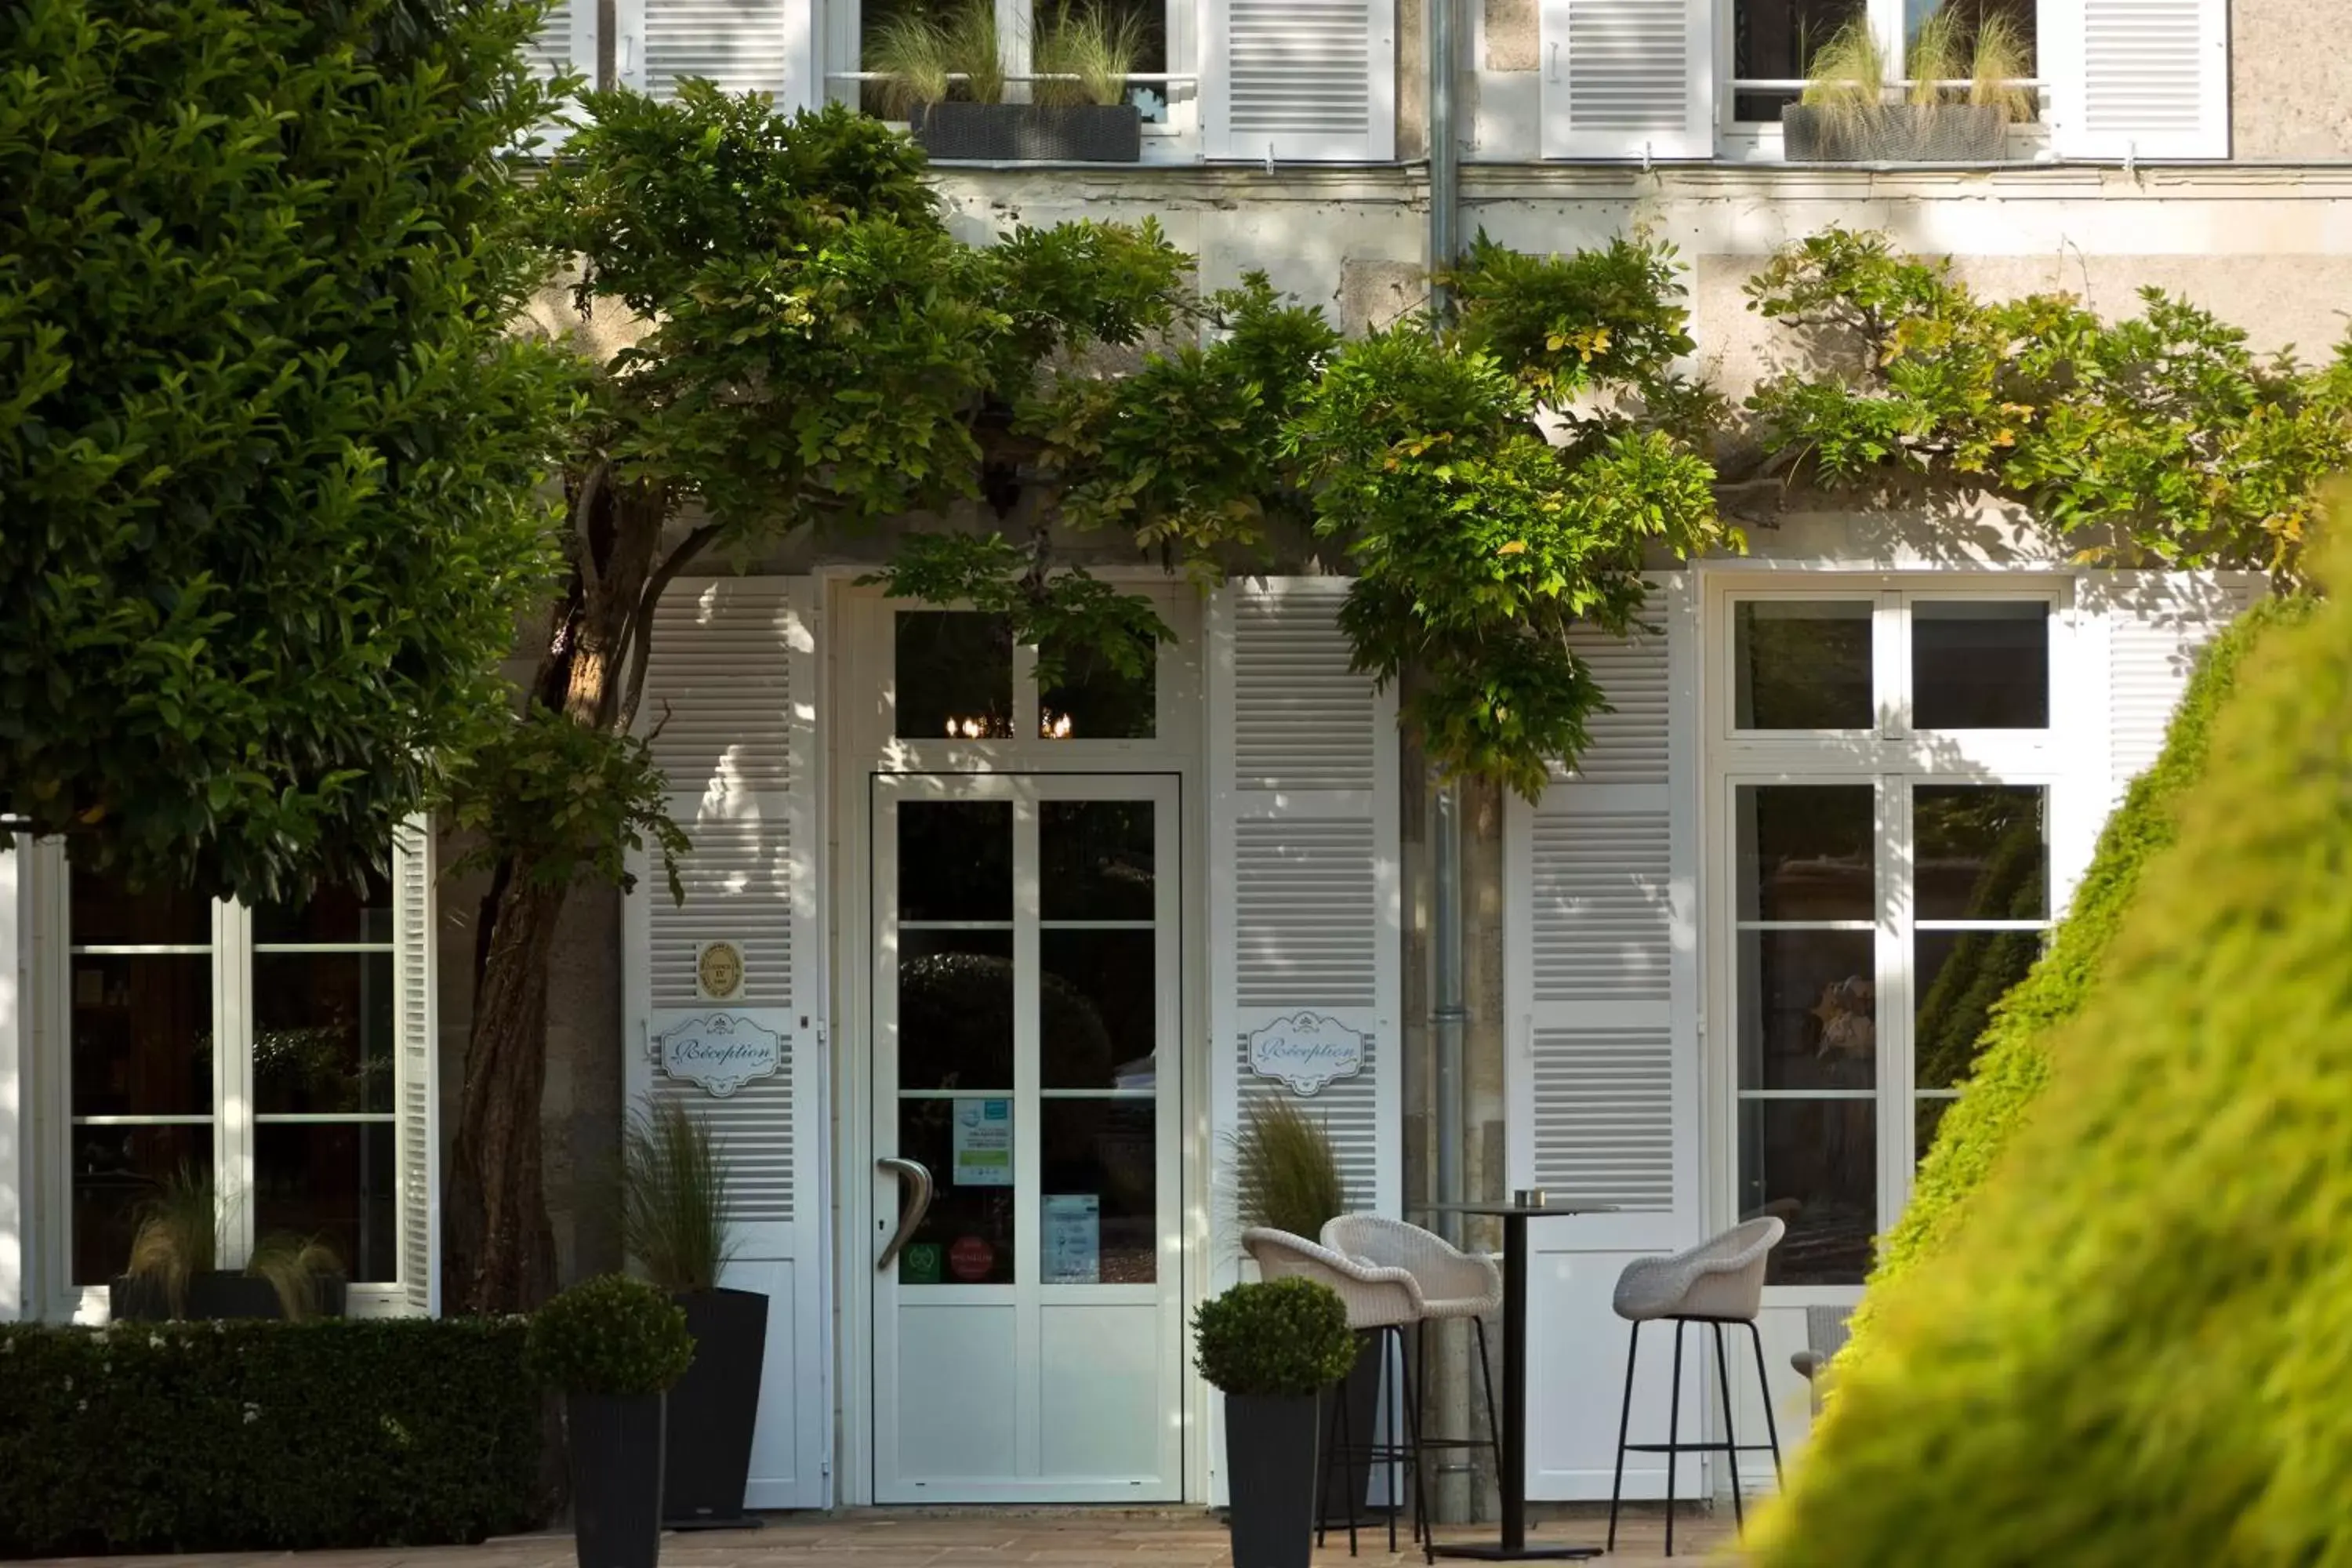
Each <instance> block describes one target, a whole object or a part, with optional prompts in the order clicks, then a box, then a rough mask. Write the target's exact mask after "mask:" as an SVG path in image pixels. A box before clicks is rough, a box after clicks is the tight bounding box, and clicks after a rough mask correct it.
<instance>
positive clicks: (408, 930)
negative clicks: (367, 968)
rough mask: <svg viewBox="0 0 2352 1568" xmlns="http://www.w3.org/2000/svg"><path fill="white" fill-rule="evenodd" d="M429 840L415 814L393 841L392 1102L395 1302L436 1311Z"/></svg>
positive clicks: (436, 1023) (437, 1122) (436, 1077)
mask: <svg viewBox="0 0 2352 1568" xmlns="http://www.w3.org/2000/svg"><path fill="white" fill-rule="evenodd" d="M433 868H434V844H433V831H432V826H431V825H430V824H429V823H428V822H426V821H425V819H424V818H422V817H419V818H417V819H416V820H415V821H413V822H409V823H406V824H404V825H403V826H402V827H401V828H400V830H399V831H398V832H397V833H395V834H394V835H393V840H392V929H393V951H392V970H393V978H392V988H393V997H394V1006H395V1007H396V1009H397V1017H396V1020H395V1023H394V1040H395V1044H396V1054H395V1056H394V1072H395V1074H396V1075H397V1080H398V1081H397V1082H396V1083H395V1084H394V1100H393V1106H394V1115H395V1117H396V1121H397V1125H396V1126H395V1127H394V1142H395V1145H396V1147H397V1150H398V1154H397V1158H398V1161H399V1171H400V1181H399V1187H398V1198H399V1205H400V1300H401V1303H402V1305H403V1306H404V1307H405V1308H406V1309H407V1310H409V1311H412V1312H417V1313H423V1314H425V1315H428V1316H429V1315H437V1314H438V1313H439V1312H440V1310H441V1106H440V1095H441V1087H440V1072H439V1070H438V1058H439V1055H440V1048H441V1042H440V1036H441V1026H440V1019H441V1011H440V1006H439V1002H438V998H437V995H436V984H437V978H436V976H437V965H436V963H435V960H434V949H435V931H434V923H433V915H434V907H435V900H434V897H433Z"/></svg>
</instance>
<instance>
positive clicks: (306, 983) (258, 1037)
mask: <svg viewBox="0 0 2352 1568" xmlns="http://www.w3.org/2000/svg"><path fill="white" fill-rule="evenodd" d="M392 1055H393V1053H392V954H390V953H389V952H258V953H256V954H254V958H253V1093H254V1101H255V1104H256V1105H257V1107H258V1108H259V1109H260V1110H261V1111H263V1112H264V1113H265V1114H267V1113H270V1112H287V1111H309V1112H312V1113H316V1112H320V1111H331V1110H359V1111H388V1110H391V1109H392Z"/></svg>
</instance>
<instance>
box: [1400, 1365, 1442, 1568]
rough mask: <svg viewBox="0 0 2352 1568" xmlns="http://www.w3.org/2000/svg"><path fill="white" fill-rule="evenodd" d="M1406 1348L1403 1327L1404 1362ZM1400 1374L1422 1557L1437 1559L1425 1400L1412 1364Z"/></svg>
mask: <svg viewBox="0 0 2352 1568" xmlns="http://www.w3.org/2000/svg"><path fill="white" fill-rule="evenodd" d="M1403 1350H1404V1334H1403V1331H1402V1330H1400V1331H1398V1333H1397V1351H1398V1352H1399V1361H1400V1363H1402V1352H1403ZM1422 1364H1423V1366H1424V1367H1425V1366H1427V1365H1428V1364H1429V1363H1426V1362H1423V1363H1422ZM1398 1376H1399V1378H1400V1379H1401V1380H1402V1383H1403V1384H1404V1419H1405V1441H1406V1442H1407V1443H1408V1444H1410V1445H1411V1450H1410V1451H1411V1454H1412V1510H1413V1519H1414V1521H1415V1523H1416V1525H1417V1526H1418V1527H1419V1529H1420V1531H1421V1551H1422V1560H1423V1562H1425V1563H1434V1562H1436V1561H1437V1541H1436V1538H1435V1536H1434V1535H1433V1534H1432V1532H1431V1531H1430V1528H1429V1511H1428V1510H1427V1509H1426V1508H1425V1507H1424V1506H1423V1502H1422V1499H1423V1498H1424V1497H1426V1496H1427V1495H1428V1489H1427V1488H1426V1487H1424V1486H1423V1466H1422V1451H1421V1402H1420V1401H1419V1400H1418V1399H1416V1398H1415V1397H1414V1389H1413V1386H1412V1367H1411V1366H1409V1365H1407V1366H1404V1367H1403V1370H1402V1371H1401V1372H1400V1373H1398ZM1390 1473H1391V1475H1393V1474H1394V1473H1395V1472H1394V1471H1393V1470H1391V1472H1390ZM1390 1502H1391V1504H1393V1503H1394V1502H1395V1498H1394V1497H1393V1496H1391V1498H1390ZM1389 1517H1390V1518H1391V1520H1394V1518H1395V1517H1396V1516H1395V1514H1394V1513H1393V1511H1392V1512H1391V1514H1390V1516H1389ZM1391 1528H1393V1526H1391Z"/></svg>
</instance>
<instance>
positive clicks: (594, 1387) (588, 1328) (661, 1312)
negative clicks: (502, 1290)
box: [525, 1274, 694, 1568]
mask: <svg viewBox="0 0 2352 1568" xmlns="http://www.w3.org/2000/svg"><path fill="white" fill-rule="evenodd" d="M525 1353H526V1355H527V1357H528V1360H529V1363H530V1370H531V1372H532V1373H533V1375H535V1376H536V1377H538V1378H539V1380H540V1381H541V1383H543V1384H547V1385H548V1386H550V1387H551V1388H555V1389H558V1390H560V1391H562V1394H563V1396H564V1399H563V1408H564V1428H565V1431H566V1433H567V1435H568V1436H569V1437H570V1439H571V1447H572V1545H573V1548H574V1551H575V1552H576V1553H577V1555H578V1558H579V1563H580V1568H654V1565H655V1563H656V1562H658V1561H659V1559H660V1557H661V1505H662V1456H663V1442H662V1405H663V1396H664V1395H665V1394H667V1392H668V1391H669V1389H670V1387H671V1386H672V1385H673V1384H676V1383H677V1380H678V1379H679V1378H680V1377H682V1376H684V1375H685V1373H686V1369H687V1367H688V1365H689V1364H691V1363H692V1362H693V1360H694V1339H693V1336H692V1335H691V1334H689V1333H688V1331H687V1327H686V1313H685V1311H684V1310H682V1309H680V1308H679V1307H678V1306H677V1304H676V1303H675V1302H673V1301H671V1300H670V1299H669V1298H668V1297H667V1296H666V1295H664V1294H663V1293H662V1291H661V1289H659V1288H658V1287H656V1286H654V1285H649V1284H647V1283H646V1281H645V1280H642V1279H629V1278H628V1277H627V1276H625V1275H621V1274H601V1275H598V1276H597V1277H596V1278H594V1279H585V1280H583V1281H581V1282H580V1283H579V1284H577V1285H574V1286H573V1287H572V1289H569V1290H566V1291H564V1292H563V1293H562V1295H560V1296H558V1297H556V1298H555V1300H552V1301H550V1302H549V1303H548V1304H547V1305H546V1306H544V1307H541V1309H540V1310H539V1311H538V1312H537V1313H536V1314H535V1315H534V1316H533V1317H532V1319H531V1321H530V1340H529V1342H528V1344H527V1345H526V1349H525Z"/></svg>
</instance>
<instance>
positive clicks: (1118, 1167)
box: [1038, 1100, 1160, 1285]
mask: <svg viewBox="0 0 2352 1568" xmlns="http://www.w3.org/2000/svg"><path fill="white" fill-rule="evenodd" d="M1040 1115H1041V1120H1042V1122H1043V1125H1044V1134H1043V1135H1044V1138H1045V1143H1044V1145H1043V1147H1042V1148H1040V1150H1039V1151H1038V1158H1039V1173H1040V1175H1041V1177H1042V1179H1043V1192H1044V1196H1043V1198H1042V1200H1041V1202H1040V1203H1039V1205H1038V1210H1039V1218H1040V1222H1041V1223H1040V1226H1039V1232H1038V1234H1039V1237H1040V1239H1039V1248H1040V1252H1041V1257H1040V1258H1039V1278H1041V1279H1043V1280H1044V1281H1045V1283H1046V1284H1048V1285H1094V1284H1101V1285H1149V1284H1150V1283H1151V1282H1152V1281H1154V1280H1155V1279H1158V1278H1159V1277H1160V1273H1159V1237H1160V1194H1159V1171H1160V1161H1159V1154H1158V1143H1157V1131H1156V1129H1157V1125H1158V1122H1157V1117H1158V1112H1157V1110H1156V1108H1155V1107H1154V1106H1153V1104H1152V1102H1151V1101H1150V1100H1046V1101H1045V1103H1044V1105H1043V1106H1042V1107H1041V1108H1040Z"/></svg>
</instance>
